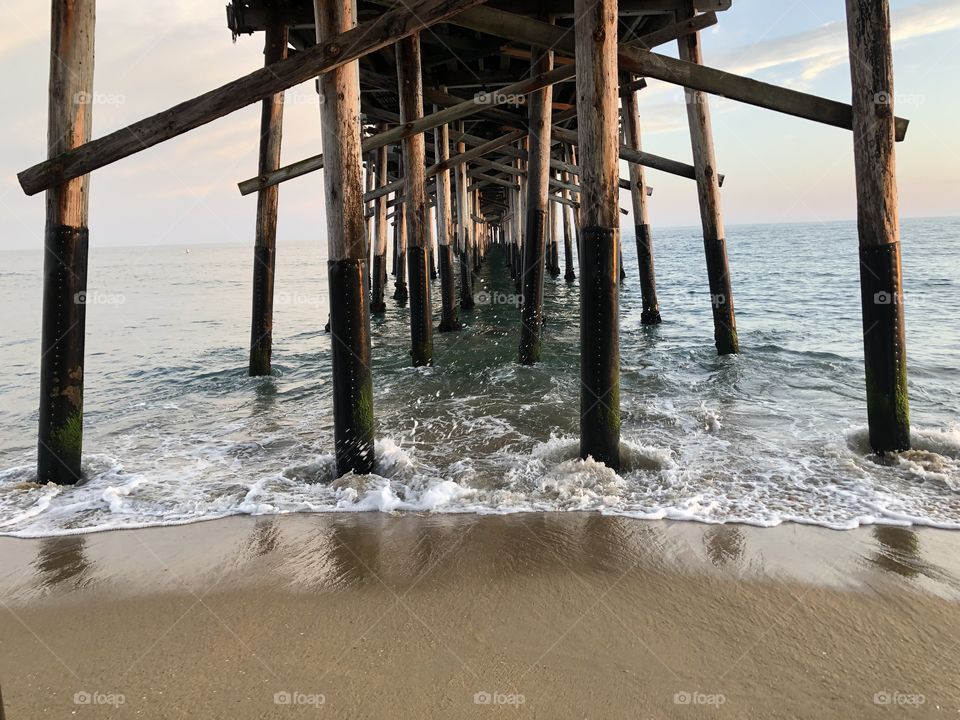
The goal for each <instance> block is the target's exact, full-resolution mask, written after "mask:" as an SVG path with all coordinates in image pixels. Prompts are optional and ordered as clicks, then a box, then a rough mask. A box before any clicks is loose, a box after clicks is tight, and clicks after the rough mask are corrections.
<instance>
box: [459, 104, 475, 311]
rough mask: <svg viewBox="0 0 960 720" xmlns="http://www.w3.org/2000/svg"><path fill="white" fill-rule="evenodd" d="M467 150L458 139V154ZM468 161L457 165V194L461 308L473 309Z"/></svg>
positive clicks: (460, 129)
mask: <svg viewBox="0 0 960 720" xmlns="http://www.w3.org/2000/svg"><path fill="white" fill-rule="evenodd" d="M463 131H464V130H463V121H462V120H460V121H458V122H457V134H458V135H460V136H462V135H463ZM466 150H467V146H466V143H464V141H463V139H462V138H461V139H459V140H458V141H457V155H462V154H463V153H465V152H466ZM467 193H468V190H467V163H460V165H458V166H457V177H456V194H457V250H458V253H457V255H458V259H459V260H460V309H461V310H473V308H474V304H475V303H474V300H473V268H472V267H471V266H472V260H471V257H470V256H471V251H470V250H471V243H470V228H471V227H472V225H471V221H470V209H469V203H468V200H467Z"/></svg>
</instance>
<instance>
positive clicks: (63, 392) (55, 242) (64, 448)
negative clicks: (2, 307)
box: [37, 0, 96, 485]
mask: <svg viewBox="0 0 960 720" xmlns="http://www.w3.org/2000/svg"><path fill="white" fill-rule="evenodd" d="M95 6H96V2H95V0H73V1H72V2H68V1H67V0H53V2H52V19H51V35H50V86H49V98H48V101H49V106H48V120H47V128H48V131H47V138H48V140H47V155H48V157H50V158H54V157H57V156H58V155H60V154H61V153H63V152H66V151H68V150H70V149H72V148H76V147H78V146H80V145H83V144H84V143H85V142H88V141H89V140H90V128H91V122H92V117H93V113H92V109H93V101H92V97H93V58H94V51H93V48H94V27H95V15H96V9H95ZM89 187H90V176H89V175H82V176H80V177H77V178H74V179H72V180H68V181H66V182H64V183H62V184H60V185H54V186H52V187H51V188H50V189H49V190H47V197H46V205H47V209H46V231H45V233H44V254H43V318H42V330H41V343H40V352H41V355H40V428H39V430H40V432H39V441H38V444H37V482H38V483H41V484H44V483H48V482H53V483H57V484H58V485H72V484H74V483H76V482H78V481H79V480H80V478H81V456H82V451H83V364H84V340H85V337H86V299H87V298H86V294H87V252H88V241H89V232H88V230H87V217H88V213H89Z"/></svg>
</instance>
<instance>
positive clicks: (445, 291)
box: [433, 88, 463, 332]
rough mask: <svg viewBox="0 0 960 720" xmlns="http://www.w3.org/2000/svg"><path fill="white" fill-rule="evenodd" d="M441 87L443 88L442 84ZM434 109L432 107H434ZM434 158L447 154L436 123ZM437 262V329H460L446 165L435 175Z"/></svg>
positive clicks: (443, 128)
mask: <svg viewBox="0 0 960 720" xmlns="http://www.w3.org/2000/svg"><path fill="white" fill-rule="evenodd" d="M442 89H443V90H445V89H446V88H442ZM434 112H436V108H434ZM433 144H434V161H435V162H436V163H437V164H438V165H439V164H442V163H445V162H446V161H447V160H448V159H449V158H450V129H449V126H448V125H440V126H438V127H436V128H434V130H433ZM436 178H437V191H436V192H437V260H438V262H437V264H438V265H439V269H440V305H441V307H440V327H439V328H438V330H439V331H440V332H451V331H453V330H460V329H461V328H462V327H463V326H462V325H461V324H460V320H459V319H458V317H457V287H456V281H455V279H454V273H455V271H454V265H453V264H454V257H453V243H452V239H453V205H452V197H451V194H450V169H449V168H446V167H444V168H443V169H442V170H440V171H439V172H438V173H437V175H436Z"/></svg>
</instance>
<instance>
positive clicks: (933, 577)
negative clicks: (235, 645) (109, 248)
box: [0, 513, 960, 603]
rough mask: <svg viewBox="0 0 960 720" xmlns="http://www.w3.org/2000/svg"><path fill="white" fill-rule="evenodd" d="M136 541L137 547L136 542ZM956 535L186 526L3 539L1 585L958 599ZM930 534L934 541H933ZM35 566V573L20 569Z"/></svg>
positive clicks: (595, 520)
mask: <svg viewBox="0 0 960 720" xmlns="http://www.w3.org/2000/svg"><path fill="white" fill-rule="evenodd" d="M240 529H242V531H240V532H238V530H240ZM130 533H136V534H137V540H138V542H131V539H130V538H131V535H130ZM953 537H954V535H953V534H951V533H949V532H946V531H936V530H930V529H923V530H919V531H918V530H917V529H913V528H901V527H884V526H875V527H872V528H864V529H862V530H857V531H849V532H834V531H828V530H822V529H819V528H808V527H804V526H798V525H785V526H781V527H779V528H755V527H750V526H743V525H714V526H707V525H697V524H694V523H669V522H644V521H638V520H633V519H630V518H622V517H611V516H603V515H600V514H597V513H529V514H516V515H510V516H476V515H459V516H458V515H412V514H411V515H397V516H390V515H385V514H381V513H369V514H342V515H339V514H327V515H320V514H303V515H290V516H269V517H257V518H231V519H227V520H224V521H216V522H212V523H202V524H197V525H187V526H182V527H179V528H155V529H149V530H140V531H119V532H110V533H100V534H94V535H87V536H67V537H59V538H47V539H43V540H37V541H22V540H12V539H11V540H3V541H2V542H0V545H3V546H4V547H6V548H7V552H0V591H2V592H3V593H4V595H5V597H6V598H9V599H10V600H11V601H13V602H18V603H19V602H24V601H27V600H29V599H30V598H33V597H37V596H38V595H48V594H49V593H50V591H51V590H54V589H55V590H57V591H58V592H62V593H64V594H65V593H68V592H70V591H71V590H73V589H75V588H79V587H87V586H92V585H96V586H98V587H100V586H102V588H103V590H104V591H107V590H112V591H114V592H125V591H128V590H129V591H132V592H149V591H155V590H166V589H170V590H176V591H179V590H182V589H183V584H184V583H186V584H187V585H188V586H189V587H193V588H195V589H197V590H199V591H202V590H204V589H206V588H208V587H210V585H211V583H213V582H214V581H215V582H216V583H217V584H218V585H220V586H223V587H229V586H230V585H231V584H233V585H245V584H249V583H251V582H255V581H262V580H263V578H264V577H272V578H274V579H275V580H274V581H275V582H277V583H279V584H280V585H281V586H284V587H287V588H289V589H292V590H297V589H300V590H306V591H311V592H316V591H322V592H334V591H339V590H345V589H348V588H351V587H359V586H371V585H381V584H383V585H386V586H387V587H389V588H391V589H398V588H409V587H412V586H414V585H417V584H419V583H420V582H421V580H422V578H423V577H425V576H427V575H429V576H430V578H431V582H432V583H436V584H441V585H445V586H448V585H452V584H456V583H458V582H460V579H461V577H462V575H463V574H465V573H469V574H471V575H473V576H475V577H479V578H482V579H483V580H484V581H485V582H492V583H507V582H510V581H512V580H514V579H516V578H531V577H550V576H562V575H569V574H571V573H572V574H575V575H577V576H582V577H585V576H597V575H599V574H610V575H621V574H623V573H627V572H630V571H632V570H634V569H635V568H639V569H640V570H642V571H643V572H645V573H648V574H649V573H657V572H660V571H670V570H674V569H679V570H682V571H684V572H694V573H703V572H711V573H719V574H727V575H730V576H731V577H736V578H743V577H745V575H744V573H748V574H749V575H751V576H756V577H757V578H761V579H762V578H763V577H765V576H769V575H776V576H777V577H782V578H794V579H797V580H800V581H802V582H810V583H813V584H822V585H835V586H842V587H856V586H858V585H862V586H864V587H876V585H877V583H878V582H880V583H882V582H895V583H896V582H899V583H902V582H904V581H909V582H910V583H911V584H912V585H918V586H919V587H922V588H923V589H926V590H933V591H934V592H937V593H938V594H943V595H948V596H960V581H958V577H960V573H958V568H957V567H956V566H955V564H954V563H955V561H956V559H957V557H958V553H955V552H952V550H951V548H952V545H951V542H952V538H953ZM922 538H928V540H927V541H926V545H924V543H922V542H921V539H922ZM28 543H32V545H33V547H34V550H33V553H32V555H33V557H34V559H33V561H32V562H31V561H30V560H28V559H26V558H29V557H30V556H31V553H24V552H21V550H22V549H25V548H27V547H29V545H27V544H28ZM922 548H925V549H926V552H925V553H922V552H921V549H922ZM0 549H2V548H0ZM27 563H29V564H30V565H31V566H32V568H33V570H34V573H33V575H32V576H25V575H24V574H23V569H24V567H25V566H26V564H27ZM18 566H19V567H18ZM157 568H160V569H161V572H156V570H157ZM168 570H169V572H167V571H168Z"/></svg>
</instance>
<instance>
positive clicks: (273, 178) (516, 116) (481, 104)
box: [239, 8, 723, 195]
mask: <svg viewBox="0 0 960 720" xmlns="http://www.w3.org/2000/svg"><path fill="white" fill-rule="evenodd" d="M476 10H480V11H482V12H483V13H487V11H489V10H490V9H489V8H474V9H473V10H468V11H467V12H466V13H464V14H463V15H467V16H470V17H472V15H470V14H471V13H474V12H475V11H476ZM492 12H493V13H494V15H493V17H494V18H499V17H500V16H501V15H505V16H506V18H507V20H509V19H510V18H514V17H517V16H514V15H513V14H511V13H503V12H502V11H499V10H494V11H492ZM463 15H461V18H462V17H463ZM483 17H484V20H483V21H484V22H485V23H487V22H489V18H488V17H487V15H484V16H483ZM701 18H703V19H701ZM520 19H521V20H523V21H528V22H527V24H521V27H522V29H523V31H524V32H526V33H528V34H530V33H532V37H535V38H537V39H539V43H537V42H532V43H530V44H532V45H535V46H537V47H546V48H550V47H551V46H550V44H549V42H547V41H546V40H545V39H544V36H543V33H542V32H540V33H539V34H538V32H537V31H538V30H540V29H541V26H544V27H546V28H548V29H549V30H548V34H547V35H546V37H547V38H551V37H552V38H553V39H554V40H557V38H558V35H557V33H559V37H560V38H564V37H565V36H566V35H568V34H569V32H568V31H563V30H560V29H559V28H557V27H555V26H554V25H550V24H549V23H544V22H540V21H537V20H530V19H529V18H520ZM710 19H711V18H708V17H704V16H698V18H697V19H696V20H695V21H693V22H690V23H677V24H676V25H671V26H670V31H666V30H664V31H658V32H657V33H653V34H652V35H654V36H656V38H655V40H650V41H649V42H651V43H653V42H656V43H657V44H662V43H664V42H668V41H670V40H673V39H676V38H677V37H680V36H683V35H684V34H687V33H689V32H693V30H694V29H698V28H700V27H702V26H707V25H709V24H712V23H709V22H706V21H707V20H710ZM712 21H713V22H715V21H716V18H715V17H712ZM530 23H532V25H530ZM455 24H461V25H464V23H463V22H457V23H455ZM465 26H469V25H465ZM482 31H483V32H492V31H491V30H482ZM494 34H495V33H494ZM507 37H509V35H507ZM644 37H647V36H644ZM641 40H643V38H641ZM634 42H638V41H634ZM628 45H629V44H628ZM570 54H573V52H572V49H571V52H570ZM564 67H565V68H566V72H564ZM575 71H576V69H575V65H574V64H573V63H568V64H566V65H565V66H563V67H558V68H556V69H555V70H554V71H553V72H552V73H551V76H550V77H549V78H544V80H546V81H551V82H560V81H562V80H566V79H569V78H571V77H572V76H573V74H574V73H575ZM364 77H365V78H367V79H368V80H370V81H372V82H374V83H377V84H381V85H383V86H386V83H387V79H386V78H384V77H383V76H377V75H376V74H375V73H369V72H368V73H365V75H364ZM553 78H557V79H555V80H554V79H553ZM543 86H544V85H543V82H542V81H540V82H538V81H537V79H536V78H533V79H531V80H525V81H521V82H519V83H514V84H513V85H509V86H507V87H504V88H501V89H499V90H496V91H493V92H489V93H485V94H483V95H478V96H476V97H475V98H473V99H469V100H464V99H462V98H458V97H456V96H454V95H450V94H448V93H446V92H444V91H441V90H438V89H431V88H425V89H424V99H425V100H426V101H427V102H431V103H434V104H436V105H442V106H444V107H445V109H444V110H442V111H437V112H434V113H433V114H432V115H429V116H427V117H426V118H424V119H423V121H422V122H421V123H418V124H416V126H415V127H410V128H405V127H398V128H395V129H394V130H391V131H390V133H388V134H386V135H383V134H379V133H378V134H377V135H374V136H372V137H369V138H366V139H365V140H364V144H363V150H364V152H369V151H370V150H374V149H376V148H377V147H379V143H386V144H396V143H398V142H400V141H401V140H402V139H403V138H404V137H405V136H406V133H414V132H426V131H427V130H432V129H433V128H434V127H437V126H438V125H441V124H446V123H452V122H454V121H455V120H459V119H463V118H465V117H470V116H471V115H476V114H482V115H484V116H485V117H489V118H491V119H494V120H497V121H500V122H504V123H506V124H508V125H514V126H518V125H519V126H520V127H525V125H526V120H525V118H524V117H523V116H522V115H521V114H520V113H518V112H515V111H510V110H506V109H502V108H498V107H497V106H498V105H500V104H502V103H503V102H505V101H506V99H507V98H508V97H509V96H516V95H525V94H527V93H529V92H532V91H533V90H535V89H537V88H538V87H543ZM567 117H570V118H573V117H576V112H575V111H568V112H565V113H560V114H559V115H558V116H556V117H554V118H553V123H554V127H555V128H556V130H558V131H560V130H561V128H558V127H556V125H557V124H558V123H560V122H563V120H564V119H565V118H567ZM564 132H565V133H567V135H566V140H565V142H571V141H572V142H576V140H575V139H574V140H571V137H573V138H575V137H576V132H575V131H571V130H564ZM466 138H467V139H468V140H470V139H471V138H472V141H479V142H485V141H484V140H479V139H478V138H476V137H475V136H466ZM518 152H519V151H518ZM621 158H622V159H624V160H626V161H627V162H639V163H641V164H647V165H649V167H654V168H656V169H658V170H662V171H664V172H667V173H671V174H675V175H680V176H681V177H687V178H690V179H695V173H694V170H693V167H692V166H690V165H687V164H685V163H680V162H677V161H674V160H669V159H667V158H661V157H659V156H657V155H653V154H651V153H636V152H635V151H633V150H631V149H630V148H627V147H622V148H621ZM322 167H323V155H314V156H313V157H309V158H305V159H303V160H299V161H297V162H294V163H291V164H290V165H286V166H284V167H282V168H280V169H279V170H277V171H276V172H274V173H269V174H267V175H261V176H259V177H256V178H250V179H248V180H244V181H243V182H241V183H239V187H240V194H241V195H249V194H250V193H253V192H256V191H257V190H259V189H260V188H263V187H267V186H269V185H274V184H277V183H281V182H286V181H287V180H292V179H293V178H297V177H301V176H302V175H306V174H308V173H311V172H314V171H316V170H320V169H321V168H322ZM720 182H721V184H722V183H723V176H722V175H721V176H720Z"/></svg>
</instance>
